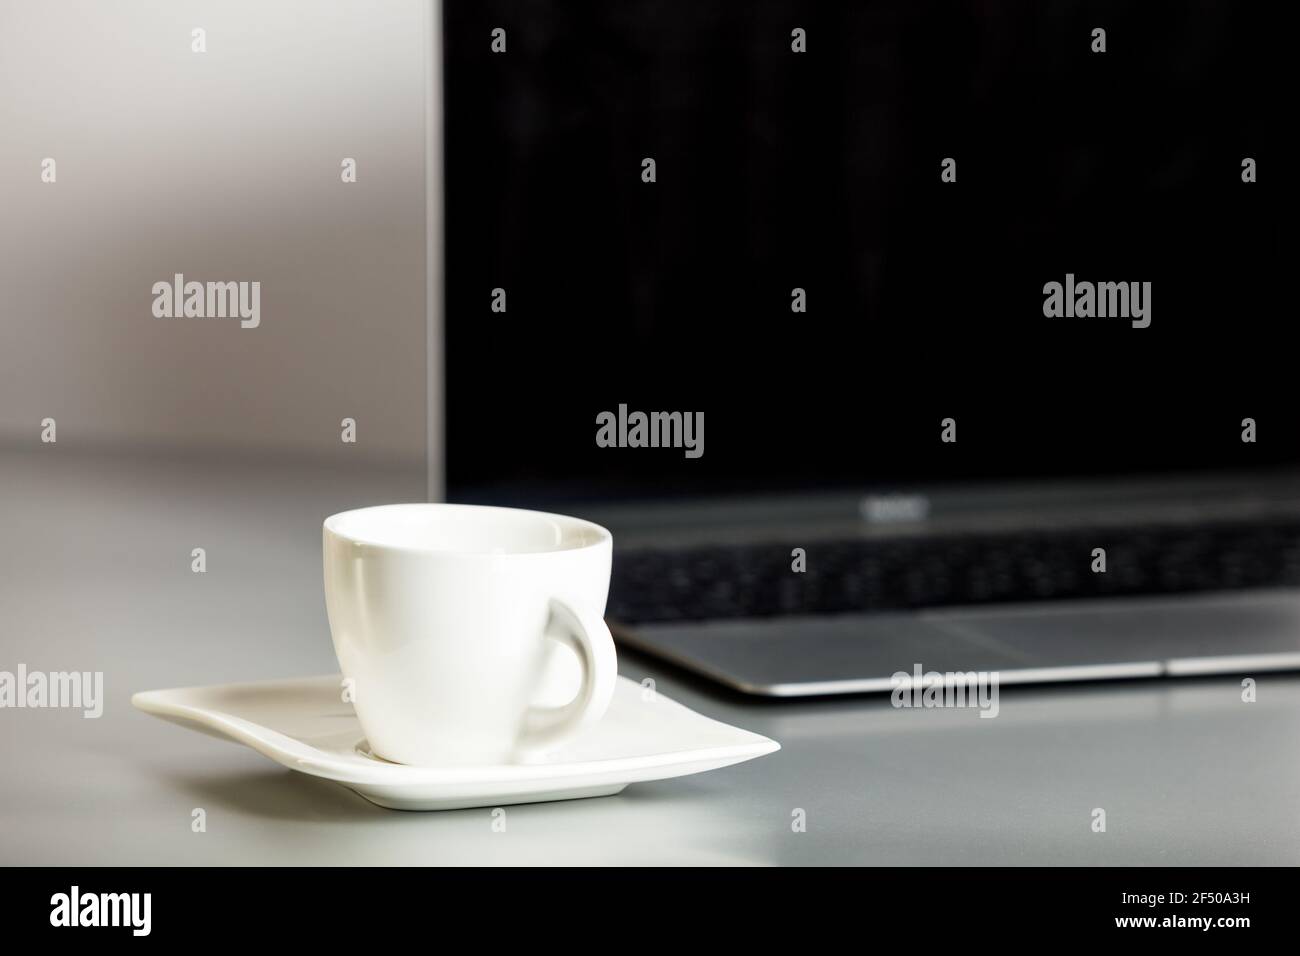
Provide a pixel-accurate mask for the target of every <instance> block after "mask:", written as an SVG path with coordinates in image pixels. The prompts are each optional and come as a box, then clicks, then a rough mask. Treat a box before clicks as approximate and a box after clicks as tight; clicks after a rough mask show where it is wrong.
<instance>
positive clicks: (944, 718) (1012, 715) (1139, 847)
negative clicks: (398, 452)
mask: <svg viewBox="0 0 1300 956" xmlns="http://www.w3.org/2000/svg"><path fill="white" fill-rule="evenodd" d="M422 484H423V482H422V476H420V475H412V474H409V473H405V474H404V473H400V472H383V473H380V472H367V471H364V470H361V469H357V470H355V471H354V470H343V471H341V470H340V469H338V468H335V467H332V466H331V467H325V466H322V465H315V466H311V465H307V466H300V465H268V464H266V463H256V462H244V463H223V464H214V463H212V462H205V461H201V460H191V461H177V460H161V459H148V458H138V457H132V456H129V455H121V456H102V455H101V456H94V455H89V454H80V453H78V452H76V451H75V450H74V449H69V448H67V447H65V445H64V444H63V443H60V444H59V445H57V446H49V447H46V448H40V449H39V450H29V451H23V452H6V453H3V454H0V529H2V530H3V547H0V555H3V557H0V562H2V564H0V671H6V670H7V671H10V672H15V671H16V669H17V667H18V666H19V664H23V665H25V666H26V667H27V668H28V669H29V670H45V671H53V670H72V669H76V670H83V671H86V670H89V671H102V672H103V673H104V681H105V708H104V713H103V716H102V717H100V718H99V719H85V718H83V717H82V716H81V713H80V712H79V711H71V710H60V709H55V710H33V709H8V708H6V709H3V710H0V761H2V765H3V773H0V863H3V864H67V865H101V864H103V865H114V864H180V865H188V864H217V865H225V864H299V863H301V864H344V865H347V864H578V865H583V864H688V865H690V864H702V865H733V864H736V865H773V864H778V865H779V864H823V863H824V864H995V865H1001V864H1048V865H1052V864H1072V863H1078V864H1120V865H1161V864H1165V865H1183V864H1296V863H1300V762H1298V761H1297V743H1298V742H1300V677H1297V676H1294V675H1276V674H1261V675H1258V678H1257V680H1258V686H1257V693H1258V699H1257V700H1256V701H1255V702H1253V703H1246V702H1243V700H1242V696H1241V687H1240V683H1239V678H1204V679H1198V680H1192V681H1154V682H1132V683H1113V684H1104V685H1092V686H1086V685H1077V686H1062V687H1051V688H1037V689H1029V688H1025V689H1004V690H1003V692H1002V695H1001V710H1000V714H999V716H998V717H997V718H996V719H993V720H988V719H978V718H977V715H976V713H975V712H974V711H971V710H946V711H945V710H928V711H909V710H896V709H894V708H892V707H891V706H890V704H889V701H888V699H887V698H880V697H858V698H853V699H831V700H817V701H807V702H794V703H781V702H755V701H751V700H747V699H744V698H741V697H738V696H734V695H731V694H729V693H726V692H723V691H720V690H716V689H715V688H713V687H712V686H710V685H708V684H706V683H702V682H698V681H695V680H693V679H691V678H688V677H685V676H683V675H681V674H680V673H677V672H674V671H672V670H671V669H668V668H663V667H660V666H659V665H657V664H655V663H653V662H651V661H649V660H646V659H643V658H639V657H635V656H632V655H631V654H627V653H624V654H622V655H621V658H620V670H621V671H622V673H623V674H624V675H626V676H628V677H632V678H635V679H638V680H640V679H643V678H645V677H652V678H654V679H655V681H656V684H657V689H658V691H659V692H660V693H663V694H666V695H668V696H670V697H672V698H674V699H676V700H678V701H681V702H682V703H685V704H686V705H688V706H690V707H692V708H694V709H696V710H698V711H700V712H701V713H703V714H706V715H708V716H710V717H714V718H717V719H720V720H724V721H727V722H729V723H733V724H737V725H739V726H742V727H746V728H748V729H751V730H754V731H757V732H759V733H763V734H766V735H768V736H770V737H772V738H774V739H776V740H778V741H779V742H780V743H781V745H782V749H781V751H780V752H778V753H776V754H773V755H771V756H767V757H763V758H761V759H758V760H755V761H751V762H749V763H745V764H740V765H737V766H734V767H729V768H725V769H722V770H718V771H714V772H711V773H706V774H700V775H696V776H691V777H683V778H678V779H674V780H666V781H660V782H654V783H645V784H637V785H634V786H631V787H629V788H628V789H627V790H625V791H624V792H623V793H622V794H620V795H618V796H615V797H605V798H599V799H592V800H579V801H570V802H560V803H548V804H532V805H523V806H518V807H513V808H510V809H509V810H508V816H507V827H506V830H505V832H496V831H494V829H493V827H492V817H491V814H490V811H488V810H457V811H448V812H441V813H401V812H395V811H390V810H383V809H380V808H378V807H375V806H372V805H371V804H369V803H367V802H366V801H365V800H363V799H362V798H361V797H359V796H356V795H355V794H353V793H352V792H351V791H349V790H346V789H344V788H343V787H340V786H338V785H336V784H333V783H330V782H327V781H322V780H318V779H314V778H310V777H306V776H303V775H301V774H297V773H294V772H292V771H289V770H286V769H284V768H282V767H280V766H278V765H276V764H274V763H272V762H270V761H268V760H266V759H265V758H263V757H261V756H260V755H258V754H256V753H254V752H253V751H251V750H248V749H245V748H242V747H239V746H236V745H233V744H230V743H228V742H224V741H220V740H216V739H213V738H210V737H205V736H202V735H199V734H195V733H192V732H189V731H186V730H184V729H182V728H179V727H177V726H174V725H171V724H167V723H164V722H162V721H159V720H157V719H155V718H152V717H149V716H147V715H145V714H142V713H139V712H137V711H135V710H133V709H132V707H131V705H130V697H131V694H132V693H133V692H135V691H137V690H144V689H150V688H160V687H176V686H186V685H193V684H207V683H223V682H228V681H239V680H253V679H263V678H271V677H289V676H303V675H310V674H325V673H333V672H335V671H336V670H337V668H336V665H335V662H334V658H333V652H332V650H331V647H330V640H329V633H328V628H327V624H326V619H325V612H324V604H323V599H322V594H321V575H320V522H321V519H322V518H323V517H324V516H325V515H327V514H329V513H331V512H333V511H338V510H342V509H344V508H348V507H356V506H360V505H363V504H372V503H378V502H382V501H392V500H415V499H418V498H419V497H420V494H421V490H422ZM196 547H203V548H204V549H205V550H206V554H207V565H208V570H207V571H206V573H204V574H195V573H193V572H192V571H191V568H190V562H191V558H190V553H191V549H193V548H196ZM195 808H202V809H203V810H204V811H205V814H206V823H207V826H206V832H201V833H195V832H193V831H192V829H191V819H192V817H191V814H192V811H193V810H194V809H195ZM1094 808H1103V809H1104V810H1105V811H1106V822H1107V827H1106V832H1104V833H1095V832H1093V830H1092V827H1091V823H1092V819H1093V816H1092V811H1093V810H1094ZM796 810H802V811H803V813H804V815H805V817H806V830H805V831H804V832H795V829H794V828H793V827H792V820H793V815H794V813H795V811H796Z"/></svg>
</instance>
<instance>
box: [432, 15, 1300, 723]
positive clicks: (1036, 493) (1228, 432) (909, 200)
mask: <svg viewBox="0 0 1300 956" xmlns="http://www.w3.org/2000/svg"><path fill="white" fill-rule="evenodd" d="M1095 19H1096V18H1095V17H1094V16H1092V14H1091V13H1090V12H1089V11H1087V10H1084V9H1079V10H1060V9H1055V8H1047V7H1043V6H1042V5H1039V4H1023V5H1013V7H1011V8H1008V9H1007V10H1005V11H1004V12H1003V14H1002V15H1000V16H998V17H996V18H994V17H992V15H991V14H986V13H983V12H980V11H970V10H966V11H964V12H963V13H961V15H959V16H958V15H954V14H953V11H952V10H951V9H949V8H947V7H945V6H944V5H934V4H925V3H920V4H918V3H914V2H904V0H892V2H891V0H886V2H881V3H876V4H870V5H855V6H854V7H853V8H852V9H841V8H831V7H829V6H823V5H819V4H809V3H806V2H767V3H762V4H739V3H734V2H724V0H704V2H692V3H667V2H666V3H661V4H639V5H631V6H628V5H616V6H612V7H598V6H597V7H592V8H590V9H585V10H584V12H583V15H582V16H580V17H579V16H576V15H573V14H571V12H569V11H568V10H567V8H564V7H562V6H552V5H542V6H537V7H533V8H530V9H529V10H528V11H519V10H518V9H517V8H516V7H515V5H511V4H502V3H498V4H495V5H494V4H493V3H487V4H475V5H470V4H456V3H451V4H448V5H447V6H446V10H445V15H444V17H443V21H442V25H443V43H442V45H441V49H442V52H443V56H444V58H445V62H444V69H443V71H442V78H443V80H444V81H445V87H444V90H445V96H444V97H443V99H442V101H441V109H442V111H443V114H442V118H443V122H442V123H441V124H439V123H437V122H436V120H437V118H438V117H437V115H436V114H437V109H435V115H434V120H435V122H434V123H433V124H431V129H432V130H433V133H434V144H433V145H434V146H435V147H437V146H438V145H439V143H438V142H437V140H438V136H439V134H441V135H442V136H444V137H445V138H444V139H442V141H441V144H440V145H441V149H440V150H439V149H435V154H436V155H438V156H440V157H442V159H443V161H444V167H445V168H443V169H438V168H435V170H434V176H435V180H434V182H433V184H432V185H433V188H432V189H431V191H430V195H431V196H432V197H434V204H433V206H432V207H431V220H430V221H431V228H433V229H434V230H437V232H438V234H437V235H435V236H434V239H435V242H437V241H439V240H440V239H441V236H442V235H443V234H445V273H439V272H437V271H435V276H438V275H445V290H441V291H445V308H444V309H442V310H438V309H435V310H434V315H433V317H432V324H431V329H432V335H431V343H432V345H433V353H434V359H435V360H434V362H433V369H434V375H433V377H432V381H433V384H434V399H435V401H434V407H435V409H436V414H435V417H434V426H435V427H434V429H433V440H432V442H431V451H432V452H433V456H432V459H431V477H432V480H433V493H434V494H435V495H436V496H439V497H445V498H446V499H448V500H452V501H464V502H479V503H494V504H505V505H515V506H524V507H533V508H543V509H550V510H556V511H564V512H568V513H573V514H578V515H581V516H583V517H587V518H591V519H593V520H596V521H599V522H601V523H603V524H605V525H606V526H607V527H609V528H610V529H611V531H613V533H614V539H615V556H614V563H613V579H612V586H611V592H610V598H609V604H608V608H607V617H608V620H609V623H610V626H611V630H612V631H613V632H614V634H615V637H616V639H617V640H618V641H619V642H620V643H621V644H622V646H623V647H624V648H626V649H631V650H634V651H635V652H640V653H644V654H647V655H652V656H654V657H656V658H659V659H662V660H665V661H670V662H672V663H673V664H676V665H678V666H680V667H682V668H685V669H687V670H689V671H692V672H694V673H696V674H698V675H702V676H704V677H706V678H709V679H711V680H713V681H716V682H719V683H721V684H723V685H726V686H728V687H731V688H734V689H736V690H739V691H743V692H746V693H750V694H757V695H767V696H774V697H798V696H809V695H822V694H835V693H862V692H878V691H887V690H889V689H891V687H892V686H893V678H894V675H896V674H898V673H899V672H902V673H906V674H911V673H913V672H914V671H915V670H916V669H918V668H920V669H922V670H924V671H932V670H933V671H938V672H941V673H942V672H970V671H988V672H997V673H998V674H999V675H1000V679H1001V681H1002V682H1003V683H1008V684H1010V683H1034V682H1046V681H1070V680H1095V679H1116V678H1144V677H1161V676H1182V675H1196V674H1216V673H1241V674H1243V675H1252V674H1256V673H1261V672H1265V671H1269V670H1278V669H1286V668H1296V667H1300V437H1298V436H1300V427H1298V426H1300V422H1297V416H1296V412H1295V403H1294V401H1293V400H1291V399H1290V397H1289V396H1288V395H1287V394H1286V392H1287V388H1286V384H1285V383H1287V382H1288V381H1289V380H1290V379H1291V378H1292V377H1293V375H1294V358H1293V357H1292V356H1291V355H1290V354H1289V353H1288V351H1287V350H1286V349H1284V348H1281V347H1280V340H1279V338H1278V336H1279V334H1280V332H1279V325H1278V319H1277V316H1278V315H1280V314H1281V313H1280V312H1279V311H1278V310H1279V307H1280V306H1279V303H1278V302H1277V301H1276V300H1275V297H1276V293H1275V291H1274V289H1275V287H1276V277H1277V276H1280V275H1283V274H1284V268H1285V264H1284V263H1283V261H1282V258H1281V255H1280V243H1281V233H1280V230H1279V229H1278V227H1277V225H1276V221H1275V214H1274V207H1275V204H1276V202H1277V199H1276V196H1275V194H1274V193H1272V192H1271V190H1272V189H1273V188H1274V187H1272V186H1271V185H1270V184H1269V182H1268V179H1269V177H1267V176H1265V175H1263V174H1262V173H1259V170H1260V169H1264V168H1266V166H1265V165H1264V164H1263V163H1261V157H1263V156H1265V154H1266V153H1267V152H1268V150H1269V148H1270V146H1271V144H1272V142H1273V137H1274V135H1275V134H1274V133H1273V132H1272V127H1271V124H1270V122H1269V117H1270V115H1271V111H1272V110H1273V109H1274V107H1273V106H1271V105H1270V95H1271V94H1269V93H1268V91H1269V90H1270V89H1276V88H1280V87H1278V86H1277V85H1276V84H1274V82H1273V81H1274V78H1273V77H1271V76H1270V75H1269V73H1268V71H1269V70H1271V69H1274V68H1273V67H1272V66H1270V62H1271V61H1270V60H1269V58H1267V57H1262V56H1260V55H1259V50H1261V49H1263V48H1264V46H1265V41H1266V38H1267V29H1268V28H1267V24H1265V23H1263V22H1262V21H1261V20H1259V19H1257V18H1253V17H1251V16H1250V15H1249V14H1248V13H1247V12H1244V11H1242V10H1241V9H1240V8H1239V7H1238V6H1234V5H1233V4H1231V3H1230V2H1211V3H1207V4H1202V5H1197V6H1196V8H1195V9H1192V8H1186V7H1184V6H1173V7H1169V8H1167V9H1166V8H1161V9H1160V10H1155V9H1147V8H1145V7H1144V8H1133V9H1131V10H1123V11H1118V10H1117V11H1110V12H1109V13H1108V16H1107V18H1106V20H1107V22H1106V23H1105V24H1098V23H1094V22H1093V20H1095ZM1099 27H1100V28H1101V32H1100V33H1098V32H1097V30H1098V28H1099ZM498 31H499V32H498ZM1223 37H1229V38H1231V42H1222V38H1223ZM1211 40H1213V42H1209V41H1211ZM435 72H436V71H435ZM1243 87H1244V88H1249V89H1251V90H1253V91H1256V93H1257V94H1258V95H1252V96H1251V97H1244V98H1243V97H1235V96H1227V95H1225V94H1224V92H1223V91H1224V90H1231V89H1240V88H1243ZM436 105H437V104H436V103H435V106H436ZM444 175H445V188H440V187H441V185H442V183H441V180H442V177H443V176H444ZM1276 179H1277V180H1279V181H1280V179H1281V176H1280V175H1278V176H1277V177H1276ZM439 200H441V203H442V205H439ZM444 216H445V218H444ZM443 264H444V263H441V262H440V263H439V265H443ZM439 291H440V290H438V289H434V293H435V295H434V296H433V301H434V303H435V305H441V304H442V302H443V298H442V296H441V295H439V294H438V293H439Z"/></svg>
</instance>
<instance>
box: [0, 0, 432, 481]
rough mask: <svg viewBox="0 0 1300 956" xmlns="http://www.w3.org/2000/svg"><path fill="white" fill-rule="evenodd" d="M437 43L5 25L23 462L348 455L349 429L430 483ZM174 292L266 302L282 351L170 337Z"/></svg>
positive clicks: (184, 12)
mask: <svg viewBox="0 0 1300 956" xmlns="http://www.w3.org/2000/svg"><path fill="white" fill-rule="evenodd" d="M425 19H426V13H425V10H424V5H423V3H421V2H420V0H383V2H375V0H368V2H367V0H270V2H268V0H260V2H259V0H207V2H195V0H167V2H162V0H155V2H144V0H121V2H114V3H105V2H103V0H0V444H5V443H7V444H20V445H21V444H28V443H33V442H38V441H39V432H40V421H41V419H42V418H45V417H47V416H49V417H53V418H55V419H57V421H58V438H59V445H60V447H64V446H65V445H78V446H79V445H102V444H107V445H117V446H121V447H123V448H135V447H150V448H162V449H178V450H180V449H219V450H221V449H228V450H244V451H254V452H256V453H274V452H284V453H290V454H313V455H314V454H322V453H323V454H329V455H333V454H337V453H338V451H339V447H340V443H339V421H340V419H342V418H343V417H345V416H350V417H352V418H355V419H356V420H357V422H358V439H359V441H358V444H357V445H356V446H355V447H353V448H352V449H349V452H350V453H351V454H352V455H354V456H355V457H362V458H369V459H373V460H379V459H392V460H400V461H403V462H407V461H415V460H419V459H422V457H423V454H424V427H425V425H424V421H425V413H424V402H425V340H424V329H425V318H424V314H425V313H424V296H425V291H424V290H425V286H424V283H425V238H424V236H425V230H424V196H425V187H424V174H423V159H424V82H425V81H424V62H423V57H424V48H425V43H426V32H425V31H426V24H425ZM195 27H202V28H204V29H205V30H206V31H207V52H206V53H203V54H198V53H194V52H192V51H191V43H192V36H191V31H192V30H193V29H194V28H195ZM45 157H53V158H54V159H55V160H56V161H57V164H58V165H57V172H58V181H57V183H56V184H53V185H50V184H44V183H42V182H41V178H40V173H41V162H42V160H43V159H44V158H45ZM344 157H354V158H356V160H357V163H358V182H357V183H356V184H352V185H344V184H343V183H342V182H341V181H340V162H341V161H342V159H343V158H344ZM175 272H183V273H184V274H185V276H186V278H187V279H196V280H200V281H207V280H246V281H252V280H257V281H260V282H261V283H262V302H261V312H262V317H261V326H260V327H259V328H257V329H242V328H240V326H239V323H238V322H237V321H233V320H202V319H177V320H165V319H157V318H154V317H153V315H152V312H151V307H152V303H153V294H152V292H151V287H152V285H153V283H154V282H157V281H160V280H166V279H169V278H170V277H171V276H172V274H173V273H175Z"/></svg>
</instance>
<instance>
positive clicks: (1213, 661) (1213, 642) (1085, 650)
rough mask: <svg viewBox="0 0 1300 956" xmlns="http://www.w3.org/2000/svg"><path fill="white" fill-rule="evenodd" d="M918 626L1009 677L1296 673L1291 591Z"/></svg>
mask: <svg viewBox="0 0 1300 956" xmlns="http://www.w3.org/2000/svg"><path fill="white" fill-rule="evenodd" d="M923 616H924V618H925V619H926V620H927V622H929V623H932V624H936V625H938V626H939V627H942V628H943V629H944V630H946V631H948V632H949V633H952V634H960V635H962V636H964V637H966V638H968V639H970V640H972V641H974V642H976V643H978V644H981V645H984V646H986V647H988V648H989V650H991V651H992V650H997V651H1000V652H1001V653H1003V654H1005V655H1006V656H1007V657H1009V658H1011V659H1012V660H1014V661H1016V662H1017V663H1016V664H1015V665H1012V668H1011V669H1015V668H1025V669H1029V670H1031V671H1032V670H1035V669H1055V668H1058V667H1071V668H1076V667H1092V668H1106V667H1109V666H1110V665H1124V666H1125V669H1124V670H1123V671H1117V672H1116V673H1115V674H1114V676H1122V675H1123V673H1132V676H1138V674H1137V671H1135V670H1133V665H1135V664H1138V665H1143V664H1145V665H1147V666H1148V669H1149V670H1150V671H1151V672H1152V674H1153V675H1154V674H1159V673H1165V672H1169V673H1185V674H1186V673H1198V672H1199V673H1211V672H1214V671H1216V670H1222V669H1223V667H1222V663H1223V659H1224V658H1239V657H1242V656H1248V657H1252V658H1257V659H1258V665H1259V666H1261V667H1267V666H1292V667H1294V666H1297V665H1300V592H1295V591H1285V592H1256V593H1244V592H1243V593H1237V594H1229V595H1198V596H1186V597H1177V598H1159V599H1121V598H1115V599H1109V600H1093V601H1071V602H1061V603H1052V604H1036V605H1025V604H1022V605H1018V606H1015V607H1001V608H987V609H975V610H972V609H966V610H954V611H930V612H927V613H925V614H924V615H923ZM1242 663H1244V662H1241V661H1238V662H1237V664H1238V666H1240V665H1241V664H1242ZM1049 676H1050V675H1049ZM1063 676H1068V675H1063ZM1080 676H1082V675H1080ZM1093 676H1098V677H1100V676H1105V674H1104V673H1097V674H1095V675H1093ZM1039 679H1046V678H1044V677H1043V676H1042V675H1039Z"/></svg>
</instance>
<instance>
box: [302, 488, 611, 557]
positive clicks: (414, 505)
mask: <svg viewBox="0 0 1300 956" xmlns="http://www.w3.org/2000/svg"><path fill="white" fill-rule="evenodd" d="M405 510H420V511H427V510H437V511H461V512H480V513H482V512H508V513H510V514H513V515H532V516H534V517H538V518H547V519H550V520H552V521H557V522H560V523H562V524H564V525H566V526H568V527H569V528H575V529H581V530H584V531H587V532H590V533H593V534H594V535H595V539H594V540H592V541H590V542H587V543H586V544H578V545H575V546H572V547H565V548H549V549H547V550H544V551H493V550H474V549H468V548H437V547H429V546H425V545H409V544H394V543H392V542H389V541H383V540H379V539H377V538H374V537H367V536H366V535H364V534H354V533H348V532H344V531H340V530H339V529H338V524H339V523H340V522H342V521H343V520H344V519H347V518H352V517H354V516H356V515H361V514H367V513H374V512H379V511H405ZM321 527H322V529H323V530H324V531H325V532H326V533H328V534H330V535H333V536H334V537H335V538H338V539H339V540H340V541H346V542H348V543H350V544H359V545H364V546H366V547H369V548H376V549H379V550H382V551H393V552H398V553H402V554H426V555H446V556H448V557H471V556H473V557H489V558H498V559H504V558H534V559H535V558H544V557H547V556H549V555H556V554H570V553H580V552H583V551H589V550H592V549H594V548H600V547H607V546H610V545H612V543H613V540H614V536H613V535H612V534H611V533H610V531H609V529H608V528H605V527H603V526H601V525H598V524H596V523H595V522H594V521H588V520H587V519H585V518H575V517H574V516H573V515H564V514H559V513H557V512H552V511H537V510H534V509H532V508H510V507H505V506H501V505H467V504H453V503H449V502H440V501H407V502H397V503H394V504H386V505H368V506H366V507H364V508H351V509H349V510H347V511H339V512H336V513H335V514H332V515H330V516H329V517H327V518H326V519H325V520H324V522H322V524H321Z"/></svg>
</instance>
